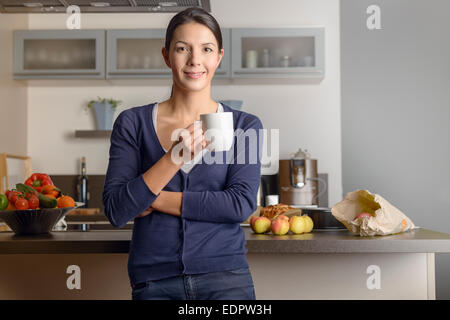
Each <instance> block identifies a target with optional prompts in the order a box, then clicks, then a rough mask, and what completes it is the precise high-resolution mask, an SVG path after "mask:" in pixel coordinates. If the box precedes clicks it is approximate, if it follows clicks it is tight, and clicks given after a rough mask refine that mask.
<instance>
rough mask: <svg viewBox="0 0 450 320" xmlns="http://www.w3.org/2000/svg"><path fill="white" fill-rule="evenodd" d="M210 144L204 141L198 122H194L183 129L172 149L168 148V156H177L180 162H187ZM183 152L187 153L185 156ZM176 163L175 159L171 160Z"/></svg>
mask: <svg viewBox="0 0 450 320" xmlns="http://www.w3.org/2000/svg"><path fill="white" fill-rule="evenodd" d="M210 143H211V142H210V141H208V140H206V139H205V135H204V134H203V129H202V126H201V122H200V121H195V122H194V123H192V124H190V125H189V126H187V127H186V128H184V129H183V130H182V131H181V133H180V136H179V139H178V140H176V141H175V142H174V143H173V144H172V147H171V148H170V154H171V155H172V157H173V156H175V157H176V156H177V155H178V156H179V158H181V159H182V160H181V161H182V162H188V161H190V160H192V159H193V158H194V156H195V155H197V154H199V153H200V152H201V151H202V150H203V149H204V148H206V147H207V146H208V145H209V144H210ZM184 151H187V155H186V156H185V155H184ZM172 160H175V161H174V162H178V161H176V159H172Z"/></svg>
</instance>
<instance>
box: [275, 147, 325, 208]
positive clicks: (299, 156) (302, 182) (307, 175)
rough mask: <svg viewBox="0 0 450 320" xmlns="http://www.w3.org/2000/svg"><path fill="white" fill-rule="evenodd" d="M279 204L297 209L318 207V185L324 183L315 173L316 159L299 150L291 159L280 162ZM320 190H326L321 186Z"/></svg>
mask: <svg viewBox="0 0 450 320" xmlns="http://www.w3.org/2000/svg"><path fill="white" fill-rule="evenodd" d="M279 170H280V202H281V203H285V204H288V205H293V206H299V207H305V206H306V207H317V206H318V205H319V185H318V184H319V183H322V184H325V182H324V181H323V180H322V179H320V178H319V175H318V173H317V159H311V155H310V154H309V153H308V152H307V151H306V150H305V151H302V149H299V151H297V153H295V154H293V155H291V159H286V160H280V169H279ZM321 189H322V190H324V189H326V186H325V185H323V186H322V188H321Z"/></svg>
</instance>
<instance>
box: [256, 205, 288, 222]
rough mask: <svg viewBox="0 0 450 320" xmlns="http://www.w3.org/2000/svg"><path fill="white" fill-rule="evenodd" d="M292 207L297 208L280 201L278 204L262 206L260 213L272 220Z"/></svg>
mask: <svg viewBox="0 0 450 320" xmlns="http://www.w3.org/2000/svg"><path fill="white" fill-rule="evenodd" d="M292 209H295V208H294V207H291V206H289V205H287V204H283V203H278V204H276V205H272V206H268V207H264V208H261V211H260V213H259V215H260V216H261V217H267V218H269V219H271V220H272V219H275V218H276V217H278V216H279V215H280V214H283V213H285V212H287V211H289V210H292Z"/></svg>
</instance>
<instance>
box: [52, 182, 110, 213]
mask: <svg viewBox="0 0 450 320" xmlns="http://www.w3.org/2000/svg"><path fill="white" fill-rule="evenodd" d="M50 177H51V178H52V180H53V183H54V184H55V186H57V187H58V188H60V189H61V190H62V191H63V192H64V193H67V194H68V195H69V196H71V197H72V198H74V199H75V201H77V200H78V199H77V191H76V190H77V183H78V175H56V174H51V175H50ZM104 185H105V175H92V174H90V175H88V190H89V203H88V205H89V208H100V211H101V212H104V211H105V210H104V209H105V208H104V206H103V203H102V194H103V187H104Z"/></svg>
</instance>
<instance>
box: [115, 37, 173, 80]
mask: <svg viewBox="0 0 450 320" xmlns="http://www.w3.org/2000/svg"><path fill="white" fill-rule="evenodd" d="M106 38H107V40H106V43H107V51H106V52H107V57H106V61H107V65H106V67H107V71H106V77H107V78H109V79H118V78H170V77H171V76H172V71H171V70H170V69H169V68H168V67H167V66H166V64H165V62H164V58H163V56H162V53H161V49H162V47H164V41H165V40H164V39H165V29H126V30H107V31H106Z"/></svg>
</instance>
